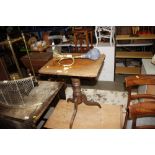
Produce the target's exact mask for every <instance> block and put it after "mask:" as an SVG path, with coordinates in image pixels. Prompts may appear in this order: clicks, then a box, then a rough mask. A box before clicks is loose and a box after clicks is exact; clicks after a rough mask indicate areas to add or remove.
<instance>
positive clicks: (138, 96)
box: [123, 75, 155, 129]
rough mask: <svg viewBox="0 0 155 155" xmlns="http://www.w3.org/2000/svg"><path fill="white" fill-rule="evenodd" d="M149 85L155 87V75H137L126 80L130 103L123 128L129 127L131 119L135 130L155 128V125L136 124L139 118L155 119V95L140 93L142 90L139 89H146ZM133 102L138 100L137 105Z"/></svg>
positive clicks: (128, 103)
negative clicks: (128, 123)
mask: <svg viewBox="0 0 155 155" xmlns="http://www.w3.org/2000/svg"><path fill="white" fill-rule="evenodd" d="M149 85H155V75H135V76H128V77H126V78H125V86H126V88H127V91H128V102H127V112H126V116H125V121H124V126H123V128H126V127H127V122H128V120H129V119H131V120H132V128H133V129H146V128H153V129H154V128H155V125H151V124H150V125H146V124H144V125H137V122H136V121H137V119H138V118H144V117H155V93H154V94H150V93H149V94H147V93H145V92H143V91H140V90H142V89H139V87H140V86H141V88H144V87H146V86H149ZM142 86H143V87H142ZM136 89H138V91H137V92H136V93H133V90H134V91H135V90H136ZM133 100H136V101H135V103H133V102H132V101H133ZM144 123H145V122H144ZM151 123H152V122H151Z"/></svg>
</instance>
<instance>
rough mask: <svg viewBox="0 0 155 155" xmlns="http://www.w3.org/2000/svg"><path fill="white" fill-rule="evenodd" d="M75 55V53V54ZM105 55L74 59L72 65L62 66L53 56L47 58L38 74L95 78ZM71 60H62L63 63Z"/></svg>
mask: <svg viewBox="0 0 155 155" xmlns="http://www.w3.org/2000/svg"><path fill="white" fill-rule="evenodd" d="M76 55H77V54H76ZM104 59H105V55H104V54H102V55H100V57H99V59H97V60H90V59H81V58H80V59H79V58H78V59H75V62H74V64H73V65H72V66H67V67H64V66H63V65H60V64H59V63H58V61H57V60H56V59H55V58H53V59H51V60H49V61H48V62H47V63H46V64H45V65H44V66H43V67H42V68H41V69H40V70H39V73H40V74H49V75H63V76H76V77H91V78H95V77H97V76H98V73H99V71H100V69H101V67H102V64H103V62H104ZM69 61H71V60H63V62H62V63H63V64H66V63H69Z"/></svg>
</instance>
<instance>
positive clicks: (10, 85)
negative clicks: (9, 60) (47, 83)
mask: <svg viewBox="0 0 155 155" xmlns="http://www.w3.org/2000/svg"><path fill="white" fill-rule="evenodd" d="M33 88H34V83H33V77H32V76H31V77H28V78H23V79H19V80H11V81H0V104H3V105H24V104H25V102H24V99H23V97H24V96H28V95H29V93H30V91H31V90H32V89H33Z"/></svg>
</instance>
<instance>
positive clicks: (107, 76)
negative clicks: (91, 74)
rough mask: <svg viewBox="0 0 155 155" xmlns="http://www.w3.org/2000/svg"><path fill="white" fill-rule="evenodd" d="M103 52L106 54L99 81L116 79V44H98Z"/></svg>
mask: <svg viewBox="0 0 155 155" xmlns="http://www.w3.org/2000/svg"><path fill="white" fill-rule="evenodd" d="M95 48H97V49H99V50H100V52H101V54H102V53H103V54H105V56H106V57H105V60H104V64H103V67H102V69H101V72H100V74H99V77H98V81H114V66H115V65H114V62H115V47H114V46H97V47H95Z"/></svg>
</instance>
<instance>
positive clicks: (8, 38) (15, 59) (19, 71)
mask: <svg viewBox="0 0 155 155" xmlns="http://www.w3.org/2000/svg"><path fill="white" fill-rule="evenodd" d="M7 41H8V43H9V46H10V49H11V52H12V56H13V59H14V61H15V64H16V67H17V70H18V73H19V75H20V77H21V78H23V75H22V72H21V70H20V67H19V63H18V61H17V58H16V54H15V52H14V49H13V47H12V43H11V40H10V37H9V35H7Z"/></svg>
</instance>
